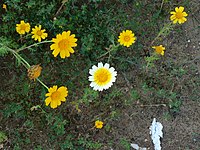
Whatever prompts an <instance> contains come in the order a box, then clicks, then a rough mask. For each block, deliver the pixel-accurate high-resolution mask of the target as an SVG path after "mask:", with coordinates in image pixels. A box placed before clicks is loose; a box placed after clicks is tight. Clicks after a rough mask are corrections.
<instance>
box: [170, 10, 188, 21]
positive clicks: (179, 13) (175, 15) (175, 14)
mask: <svg viewBox="0 0 200 150" xmlns="http://www.w3.org/2000/svg"><path fill="white" fill-rule="evenodd" d="M183 11H184V7H182V6H180V7H176V8H175V11H172V12H170V14H172V15H171V17H170V20H171V21H173V23H174V24H175V23H177V22H178V23H179V24H182V23H184V22H185V21H187V19H186V18H185V17H186V16H188V14H187V13H186V12H183Z"/></svg>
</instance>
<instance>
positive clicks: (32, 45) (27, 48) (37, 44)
mask: <svg viewBox="0 0 200 150" xmlns="http://www.w3.org/2000/svg"><path fill="white" fill-rule="evenodd" d="M51 42H52V41H42V42H39V43H35V44H32V45H29V46H27V47H24V48H21V49H18V50H17V51H16V52H17V53H18V52H20V51H23V50H25V49H28V48H30V47H33V46H37V45H39V44H43V43H51Z"/></svg>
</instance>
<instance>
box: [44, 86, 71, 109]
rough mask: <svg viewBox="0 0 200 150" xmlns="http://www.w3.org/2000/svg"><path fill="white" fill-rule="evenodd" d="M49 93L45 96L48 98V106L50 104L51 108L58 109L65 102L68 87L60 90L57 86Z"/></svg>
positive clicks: (62, 87) (46, 100)
mask: <svg viewBox="0 0 200 150" xmlns="http://www.w3.org/2000/svg"><path fill="white" fill-rule="evenodd" d="M48 92H49V93H47V94H46V95H45V96H46V97H47V98H46V99H45V103H46V106H48V105H49V104H50V107H51V108H57V107H58V106H60V105H61V102H65V101H66V98H65V97H67V95H68V90H67V87H64V86H61V87H60V88H58V87H57V85H55V86H53V87H50V88H49V89H48Z"/></svg>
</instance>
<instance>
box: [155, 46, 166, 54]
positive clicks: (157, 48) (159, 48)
mask: <svg viewBox="0 0 200 150" xmlns="http://www.w3.org/2000/svg"><path fill="white" fill-rule="evenodd" d="M152 48H153V49H155V52H156V53H157V54H160V55H164V53H165V52H164V50H165V47H163V46H162V45H160V46H153V47H152Z"/></svg>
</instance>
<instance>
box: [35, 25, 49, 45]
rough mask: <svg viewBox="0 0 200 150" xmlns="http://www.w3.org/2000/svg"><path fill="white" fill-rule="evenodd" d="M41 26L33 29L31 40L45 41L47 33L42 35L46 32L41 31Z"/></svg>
mask: <svg viewBox="0 0 200 150" xmlns="http://www.w3.org/2000/svg"><path fill="white" fill-rule="evenodd" d="M41 28H42V26H41V25H39V26H35V28H33V29H32V32H31V33H32V34H33V36H32V38H33V39H34V40H35V41H37V40H38V41H39V42H41V39H45V38H46V37H47V33H44V32H45V31H46V30H45V29H43V30H42V29H41Z"/></svg>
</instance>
